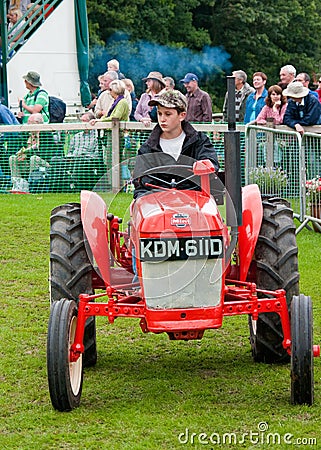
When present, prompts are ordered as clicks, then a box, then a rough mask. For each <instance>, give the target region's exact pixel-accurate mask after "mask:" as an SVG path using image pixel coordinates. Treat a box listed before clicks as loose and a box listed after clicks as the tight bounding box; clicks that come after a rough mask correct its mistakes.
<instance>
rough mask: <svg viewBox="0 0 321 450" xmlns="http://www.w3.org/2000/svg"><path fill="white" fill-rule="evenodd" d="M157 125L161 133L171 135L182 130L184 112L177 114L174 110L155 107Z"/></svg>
mask: <svg viewBox="0 0 321 450" xmlns="http://www.w3.org/2000/svg"><path fill="white" fill-rule="evenodd" d="M157 116H158V123H159V126H160V127H161V129H162V131H163V132H164V133H167V134H171V133H173V132H175V131H178V130H180V129H181V128H182V125H181V124H182V121H183V120H184V119H185V116H186V112H180V113H179V112H177V111H176V109H174V108H165V106H160V105H158V106H157Z"/></svg>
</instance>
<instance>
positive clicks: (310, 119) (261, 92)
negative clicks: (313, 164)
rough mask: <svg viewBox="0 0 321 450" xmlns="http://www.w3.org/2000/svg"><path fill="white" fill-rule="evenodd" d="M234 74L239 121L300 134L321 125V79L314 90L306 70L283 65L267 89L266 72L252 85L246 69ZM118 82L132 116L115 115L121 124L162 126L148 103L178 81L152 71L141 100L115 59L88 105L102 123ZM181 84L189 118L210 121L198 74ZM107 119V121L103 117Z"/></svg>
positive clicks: (209, 108)
mask: <svg viewBox="0 0 321 450" xmlns="http://www.w3.org/2000/svg"><path fill="white" fill-rule="evenodd" d="M120 75H121V76H120ZM232 75H233V76H234V78H235V119H236V121H237V122H239V123H244V124H260V125H265V124H266V123H267V122H268V121H272V122H273V123H274V124H276V125H280V124H284V125H287V126H289V127H291V128H294V129H295V130H297V131H298V132H299V133H303V132H304V128H303V127H304V126H310V125H319V124H320V123H321V104H320V103H321V78H320V79H319V81H318V87H317V89H315V90H311V89H310V88H309V84H310V81H311V80H310V76H309V74H308V73H305V72H301V73H298V74H297V73H296V69H295V67H294V66H292V65H286V66H283V67H281V69H280V81H279V83H278V84H273V85H271V86H268V78H267V75H266V74H265V73H264V72H255V73H254V74H253V76H252V85H251V84H250V83H249V82H248V81H247V78H248V77H247V74H246V72H244V71H243V70H235V71H234V72H233V73H232ZM116 79H119V80H120V81H121V82H122V84H123V88H124V89H125V91H124V92H125V93H123V94H121V95H122V96H124V97H125V98H126V100H127V102H128V105H129V111H128V117H127V116H126V115H124V114H122V115H119V113H118V111H116V115H114V116H115V117H118V118H120V120H136V121H139V122H142V123H144V124H145V125H146V126H148V125H150V124H151V123H152V122H157V116H156V108H155V107H152V106H150V105H149V102H150V101H151V100H153V99H154V98H155V96H157V95H159V93H161V92H164V91H167V90H173V89H175V80H174V79H173V78H172V77H170V76H163V75H162V74H161V73H160V72H158V71H151V72H149V74H148V75H147V76H146V77H145V78H143V79H142V80H143V81H144V82H145V83H146V91H145V92H144V93H143V94H142V95H141V96H140V98H139V99H138V98H137V97H136V95H135V87H134V84H133V82H132V80H130V79H128V78H126V77H125V75H124V74H122V73H121V72H120V69H119V62H118V61H117V60H111V61H109V62H108V63H107V72H105V73H104V74H102V75H100V76H99V77H98V80H99V86H100V90H99V92H98V94H97V97H95V98H94V100H93V102H92V103H91V105H89V108H91V109H92V110H93V112H94V114H95V116H96V118H97V119H100V120H107V119H106V118H107V117H108V116H109V115H110V113H109V109H110V107H111V105H112V104H113V98H112V96H111V91H110V88H109V85H110V83H111V81H112V80H116ZM179 82H180V85H181V89H180V90H184V89H185V95H186V99H187V114H186V120H187V121H188V122H197V123H211V122H212V101H211V97H210V95H209V94H208V93H207V92H205V91H204V90H202V89H201V88H200V87H199V78H198V76H197V74H195V73H187V74H185V76H184V78H182V79H181V80H179ZM227 95H228V93H227V92H226V95H225V99H224V104H223V110H222V117H223V121H227ZM129 97H130V98H129ZM116 101H117V100H116ZM118 101H119V100H118ZM114 114H115V113H114ZM104 116H105V119H101V118H102V117H104ZM93 123H94V122H93Z"/></svg>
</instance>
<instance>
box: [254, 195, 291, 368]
mask: <svg viewBox="0 0 321 450" xmlns="http://www.w3.org/2000/svg"><path fill="white" fill-rule="evenodd" d="M254 260H255V266H256V269H255V270H256V279H255V282H256V284H257V287H258V288H261V289H268V290H275V289H280V288H283V289H285V291H286V301H287V305H288V310H289V313H290V308H291V302H292V297H293V296H294V295H298V294H299V272H298V247H297V243H296V238H295V225H294V222H293V211H292V210H291V209H290V208H289V205H288V203H287V202H286V201H284V200H282V199H279V198H272V199H269V200H264V201H263V220H262V225H261V230H260V233H259V237H258V242H257V245H256V248H255V255H254ZM249 327H250V342H251V348H252V355H253V358H254V360H255V361H257V362H265V363H286V362H289V361H290V356H289V355H288V353H287V351H286V350H285V349H284V348H283V345H282V342H283V330H282V324H281V319H280V316H279V315H278V314H277V313H264V314H260V315H259V318H258V320H257V321H253V320H252V317H251V316H250V317H249Z"/></svg>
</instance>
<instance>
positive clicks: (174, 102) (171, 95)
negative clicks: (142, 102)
mask: <svg viewBox="0 0 321 450" xmlns="http://www.w3.org/2000/svg"><path fill="white" fill-rule="evenodd" d="M148 104H149V106H157V105H161V106H164V107H165V108H180V109H181V110H182V111H186V109H187V100H186V97H185V95H183V94H182V93H181V92H180V91H176V90H169V91H163V92H160V93H159V94H157V95H155V97H154V98H153V99H152V100H150V101H149V103H148Z"/></svg>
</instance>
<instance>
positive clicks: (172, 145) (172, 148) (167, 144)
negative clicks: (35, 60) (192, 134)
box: [159, 131, 186, 161]
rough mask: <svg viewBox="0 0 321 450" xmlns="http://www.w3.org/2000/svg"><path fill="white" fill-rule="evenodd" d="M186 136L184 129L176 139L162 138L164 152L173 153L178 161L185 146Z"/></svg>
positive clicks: (160, 142)
mask: <svg viewBox="0 0 321 450" xmlns="http://www.w3.org/2000/svg"><path fill="white" fill-rule="evenodd" d="M185 136H186V134H185V133H184V131H182V132H181V134H180V135H179V136H177V138H174V139H163V138H160V140H159V144H160V146H161V149H162V150H163V152H164V153H167V154H168V155H171V156H172V157H173V158H174V159H175V160H176V161H177V160H178V157H179V155H180V154H181V151H182V148H183V143H184V139H185Z"/></svg>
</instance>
